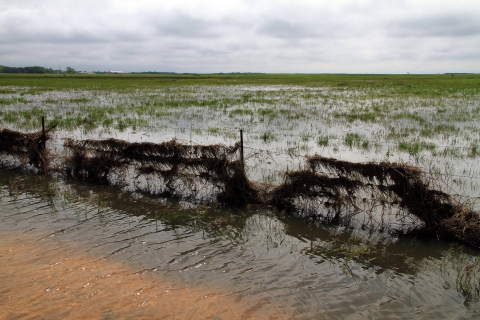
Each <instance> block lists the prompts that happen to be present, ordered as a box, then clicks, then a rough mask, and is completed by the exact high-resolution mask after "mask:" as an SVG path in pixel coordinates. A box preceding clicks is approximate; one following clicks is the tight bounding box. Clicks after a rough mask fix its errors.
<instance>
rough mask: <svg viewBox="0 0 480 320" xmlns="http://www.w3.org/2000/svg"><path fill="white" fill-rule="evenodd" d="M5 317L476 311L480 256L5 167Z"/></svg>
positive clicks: (0, 179)
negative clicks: (203, 205) (16, 170)
mask: <svg viewBox="0 0 480 320" xmlns="http://www.w3.org/2000/svg"><path fill="white" fill-rule="evenodd" d="M0 196H1V197H0V199H1V200H0V201H1V204H0V208H1V209H0V266H1V267H0V282H1V283H2V287H1V289H0V317H1V318H2V319H37V318H51V319H63V318H93V319H359V318H360V319H361V318H366V319H370V318H376V319H380V318H381V319H399V318H407V317H409V318H412V319H451V318H456V319H472V318H475V317H476V316H478V308H479V304H478V300H479V277H480V273H479V272H480V264H479V261H478V251H475V250H471V249H468V248H463V247H458V246H455V245H451V244H448V243H444V242H441V241H437V240H428V239H414V238H409V237H404V238H394V237H392V236H389V235H386V234H381V233H369V232H362V231H361V230H355V229H345V228H342V227H338V226H335V225H330V226H329V225H314V224H307V223H305V221H304V220H302V219H295V218H291V217H286V216H282V215H281V214H278V213H275V212H271V211H268V210H263V209H262V210H255V209H254V208H243V209H228V208H224V207H202V206H197V207H192V206H191V205H190V204H188V203H182V202H175V201H172V200H168V199H162V198H158V197H147V196H142V195H140V194H136V193H128V192H121V191H119V190H118V189H116V188H112V187H99V186H96V185H88V184H80V183H78V182H69V181H65V180H63V179H54V178H47V177H45V176H37V175H19V174H18V172H10V171H0Z"/></svg>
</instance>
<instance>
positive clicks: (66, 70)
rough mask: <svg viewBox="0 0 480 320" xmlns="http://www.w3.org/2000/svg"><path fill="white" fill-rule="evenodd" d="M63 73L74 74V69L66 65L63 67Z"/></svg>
mask: <svg viewBox="0 0 480 320" xmlns="http://www.w3.org/2000/svg"><path fill="white" fill-rule="evenodd" d="M65 73H66V74H74V73H75V69H73V68H71V67H66V68H65Z"/></svg>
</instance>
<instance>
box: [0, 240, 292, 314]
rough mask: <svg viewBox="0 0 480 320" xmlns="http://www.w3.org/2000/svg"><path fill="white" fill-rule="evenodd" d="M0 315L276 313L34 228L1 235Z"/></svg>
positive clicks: (213, 289)
mask: <svg viewBox="0 0 480 320" xmlns="http://www.w3.org/2000/svg"><path fill="white" fill-rule="evenodd" d="M0 283H1V286H0V318H1V319H117V318H119V319H124V318H130V319H271V318H275V319H282V318H285V319H286V318H287V317H282V315H281V314H280V315H279V313H278V310H275V307H274V306H272V305H264V306H260V307H259V306H258V304H254V305H255V306H254V307H248V306H247V304H245V303H243V302H244V301H243V299H244V298H243V297H235V296H234V295H229V294H228V293H227V292H224V291H222V289H219V288H215V287H213V286H212V287H195V286H191V285H189V284H186V283H183V282H182V281H175V280H171V279H165V278H164V277H162V276H161V275H157V274H154V273H151V272H150V273H145V272H137V271H135V270H133V269H132V268H131V266H128V265H127V264H125V263H119V262H116V261H113V260H112V259H110V258H105V257H98V256H95V255H92V254H88V253H85V248H82V246H81V245H79V244H74V243H69V242H63V241H58V240H56V239H55V238H54V237H51V236H46V237H42V236H41V235H40V234H38V233H34V232H31V231H29V232H24V233H23V234H11V233H10V234H7V233H3V234H1V235H0Z"/></svg>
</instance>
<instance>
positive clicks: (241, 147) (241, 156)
mask: <svg viewBox="0 0 480 320" xmlns="http://www.w3.org/2000/svg"><path fill="white" fill-rule="evenodd" d="M240 162H241V163H242V168H243V169H244V168H245V167H244V163H243V130H241V129H240Z"/></svg>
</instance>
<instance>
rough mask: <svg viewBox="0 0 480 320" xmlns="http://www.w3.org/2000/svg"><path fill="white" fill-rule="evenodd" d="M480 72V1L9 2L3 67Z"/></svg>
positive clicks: (4, 8)
mask: <svg viewBox="0 0 480 320" xmlns="http://www.w3.org/2000/svg"><path fill="white" fill-rule="evenodd" d="M59 63H60V66H61V69H65V67H66V66H70V67H73V68H75V69H76V70H88V71H89V70H101V71H103V70H121V71H125V72H128V71H149V70H152V71H174V72H199V73H205V72H207V73H209V72H274V73H282V72H285V73H292V72H301V73H332V72H347V73H407V72H410V73H444V72H480V1H479V0H453V1H450V0H449V1H443V0H425V1H423V0H417V1H413V0H411V1H406V0H360V1H353V0H335V1H333V0H328V1H327V0H325V1H323V0H316V1H313V0H295V1H282V0H277V1H267V0H265V1H261V0H256V1H255V0H243V1H242V0H222V1H202V0H169V1H155V0H148V1H146V0H134V1H133V0H74V1H70V0H0V64H2V65H7V66H16V67H20V66H32V65H40V66H45V67H51V68H54V69H58V66H59Z"/></svg>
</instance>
